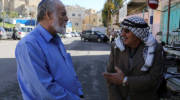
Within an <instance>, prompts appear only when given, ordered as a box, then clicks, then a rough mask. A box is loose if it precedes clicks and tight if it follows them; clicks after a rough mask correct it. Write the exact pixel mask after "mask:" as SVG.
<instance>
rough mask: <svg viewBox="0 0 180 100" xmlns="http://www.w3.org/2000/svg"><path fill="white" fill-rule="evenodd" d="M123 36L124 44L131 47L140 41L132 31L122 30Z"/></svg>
mask: <svg viewBox="0 0 180 100" xmlns="http://www.w3.org/2000/svg"><path fill="white" fill-rule="evenodd" d="M121 36H122V38H123V43H124V44H125V45H127V46H129V47H131V46H133V45H136V44H137V43H138V41H140V40H139V39H138V38H137V37H136V36H135V35H134V34H133V33H132V32H131V31H130V30H128V29H122V33H121Z"/></svg>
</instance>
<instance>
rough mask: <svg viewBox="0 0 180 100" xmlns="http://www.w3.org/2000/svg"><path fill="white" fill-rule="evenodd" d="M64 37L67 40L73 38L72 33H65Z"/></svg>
mask: <svg viewBox="0 0 180 100" xmlns="http://www.w3.org/2000/svg"><path fill="white" fill-rule="evenodd" d="M64 36H65V38H70V37H72V35H71V33H65V34H64Z"/></svg>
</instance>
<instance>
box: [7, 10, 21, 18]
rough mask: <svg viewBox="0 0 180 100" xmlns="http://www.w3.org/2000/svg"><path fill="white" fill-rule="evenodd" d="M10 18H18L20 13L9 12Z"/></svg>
mask: <svg viewBox="0 0 180 100" xmlns="http://www.w3.org/2000/svg"><path fill="white" fill-rule="evenodd" d="M7 15H8V17H9V18H16V17H18V13H17V12H14V11H10V12H7Z"/></svg>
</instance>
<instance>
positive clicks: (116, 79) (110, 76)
mask: <svg viewBox="0 0 180 100" xmlns="http://www.w3.org/2000/svg"><path fill="white" fill-rule="evenodd" d="M115 70H116V73H108V72H104V73H103V76H104V77H105V78H106V79H107V81H108V82H110V83H113V84H116V85H120V84H122V82H123V79H124V73H123V72H122V71H121V69H119V68H118V67H115Z"/></svg>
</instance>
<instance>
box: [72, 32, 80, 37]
mask: <svg viewBox="0 0 180 100" xmlns="http://www.w3.org/2000/svg"><path fill="white" fill-rule="evenodd" d="M71 34H72V36H73V37H79V36H80V35H79V34H78V33H77V32H71Z"/></svg>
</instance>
